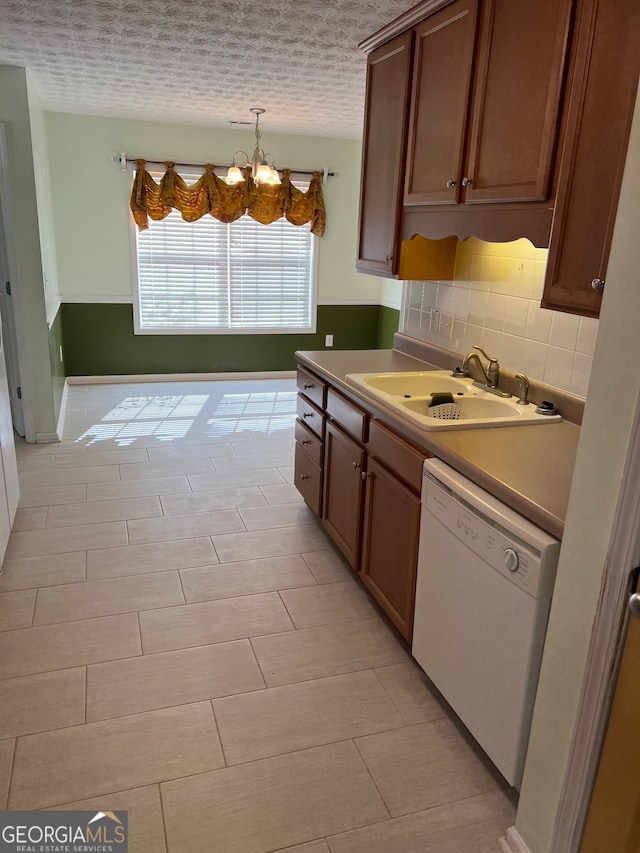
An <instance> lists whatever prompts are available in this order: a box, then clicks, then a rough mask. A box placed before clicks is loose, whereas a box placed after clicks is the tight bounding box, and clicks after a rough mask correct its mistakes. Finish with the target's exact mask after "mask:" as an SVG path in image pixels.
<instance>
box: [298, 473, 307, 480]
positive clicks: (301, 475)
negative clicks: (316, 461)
mask: <svg viewBox="0 0 640 853" xmlns="http://www.w3.org/2000/svg"><path fill="white" fill-rule="evenodd" d="M300 479H301V480H308V479H309V475H308V474H300Z"/></svg>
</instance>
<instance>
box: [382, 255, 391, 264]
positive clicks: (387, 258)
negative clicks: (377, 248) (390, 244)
mask: <svg viewBox="0 0 640 853" xmlns="http://www.w3.org/2000/svg"><path fill="white" fill-rule="evenodd" d="M392 258H393V255H385V256H384V259H385V261H386V262H387V263H389V261H390V260H391V259H392Z"/></svg>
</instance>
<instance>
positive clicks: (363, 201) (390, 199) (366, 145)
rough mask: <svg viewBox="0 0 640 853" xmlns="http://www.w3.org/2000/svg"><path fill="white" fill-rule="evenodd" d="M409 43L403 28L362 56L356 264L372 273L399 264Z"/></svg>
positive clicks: (409, 36) (387, 271)
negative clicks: (363, 77)
mask: <svg viewBox="0 0 640 853" xmlns="http://www.w3.org/2000/svg"><path fill="white" fill-rule="evenodd" d="M412 44H413V33H411V32H406V33H403V34H402V35H400V36H398V37H397V38H394V39H393V40H392V41H390V42H389V43H388V44H385V45H383V46H382V47H380V48H378V49H377V50H374V51H373V52H372V53H370V54H369V56H368V59H367V87H366V100H365V104H366V106H365V118H364V136H363V150H362V174H361V181H360V219H359V226H358V252H357V258H356V267H357V268H358V269H359V270H362V271H363V272H367V273H374V274H378V275H387V276H392V275H395V274H396V273H397V270H398V265H399V230H400V212H401V208H402V192H403V182H404V165H405V158H406V139H407V120H408V115H409V90H410V82H411V47H412Z"/></svg>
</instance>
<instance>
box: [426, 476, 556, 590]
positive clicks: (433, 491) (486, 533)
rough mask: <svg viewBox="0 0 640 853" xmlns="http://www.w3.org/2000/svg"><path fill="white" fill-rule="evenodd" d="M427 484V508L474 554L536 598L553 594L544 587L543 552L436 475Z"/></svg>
mask: <svg viewBox="0 0 640 853" xmlns="http://www.w3.org/2000/svg"><path fill="white" fill-rule="evenodd" d="M424 487H425V488H424V495H423V503H424V509H425V510H428V511H429V512H431V513H432V514H433V515H434V516H435V518H437V519H438V521H439V522H440V523H441V524H443V525H444V526H445V527H446V528H447V529H448V530H449V531H451V533H453V534H454V535H455V536H456V538H457V539H458V540H460V541H462V542H464V543H465V545H466V546H467V547H468V548H469V549H470V550H471V551H473V553H474V554H477V555H478V556H479V557H481V558H482V560H483V561H484V562H485V563H487V564H489V565H490V566H491V567H492V568H493V569H494V570H495V571H496V572H498V573H499V574H501V575H503V576H504V577H505V578H508V579H509V580H510V581H511V582H512V583H515V584H516V585H517V586H519V587H520V588H521V589H523V590H525V591H526V592H528V593H529V594H530V595H532V596H533V597H534V598H540V597H547V596H550V595H551V591H552V586H551V588H550V589H549V590H546V589H545V588H544V586H548V583H545V584H544V585H543V583H542V581H543V579H545V576H547V577H548V573H545V572H543V559H544V556H543V554H542V553H540V552H538V551H536V550H534V549H532V548H531V547H530V546H529V545H527V544H526V543H525V542H524V541H522V540H521V539H520V538H519V537H518V536H517V535H516V534H515V533H513V532H511V531H508V530H505V529H504V528H502V527H501V526H500V524H499V523H498V522H497V521H495V520H494V519H492V518H489V517H486V516H483V515H482V514H481V512H480V511H479V510H478V509H477V508H476V507H470V506H469V505H467V504H466V503H465V501H464V500H463V499H461V498H460V497H458V496H457V495H453V494H452V493H451V492H450V491H449V490H448V489H447V488H446V487H445V486H443V485H442V484H441V483H439V482H438V481H437V480H435V479H434V478H433V477H431V476H428V475H427V476H425V482H424ZM426 547H428V543H426Z"/></svg>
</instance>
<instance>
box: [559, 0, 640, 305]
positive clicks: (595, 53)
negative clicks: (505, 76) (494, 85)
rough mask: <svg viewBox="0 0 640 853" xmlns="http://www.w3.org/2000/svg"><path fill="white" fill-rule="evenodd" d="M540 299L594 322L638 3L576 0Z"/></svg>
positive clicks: (637, 36)
mask: <svg viewBox="0 0 640 853" xmlns="http://www.w3.org/2000/svg"><path fill="white" fill-rule="evenodd" d="M580 11H581V14H580V21H579V29H578V36H577V38H578V42H577V55H576V71H575V76H574V80H573V85H572V88H571V94H570V101H569V109H568V117H567V131H566V138H565V143H564V146H563V152H562V160H561V162H560V173H559V178H558V197H557V202H556V210H555V215H554V219H553V227H552V230H551V242H550V244H549V259H548V262H547V274H546V281H545V288H544V297H543V300H542V307H543V308H554V309H556V310H560V311H570V312H573V313H576V314H584V315H586V316H590V317H597V316H598V313H599V311H600V301H601V299H602V289H601V288H599V287H597V286H598V285H599V283H600V282H599V281H596V282H595V284H596V289H594V288H593V287H592V282H593V281H594V279H599V280H600V281H604V280H605V278H606V271H607V262H608V260H609V249H610V247H611V236H612V233H613V225H614V222H615V216H616V209H617V206H618V197H619V194H620V185H621V183H622V172H623V169H624V164H625V159H626V155H627V146H628V142H629V131H630V128H631V117H632V114H633V108H634V103H635V96H636V88H637V82H638V70H639V68H638V66H639V56H640V50H639V49H638V44H639V43H640V23H639V18H640V4H639V3H638V0H616V2H612V0H584V2H583V3H582V4H581V6H580Z"/></svg>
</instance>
